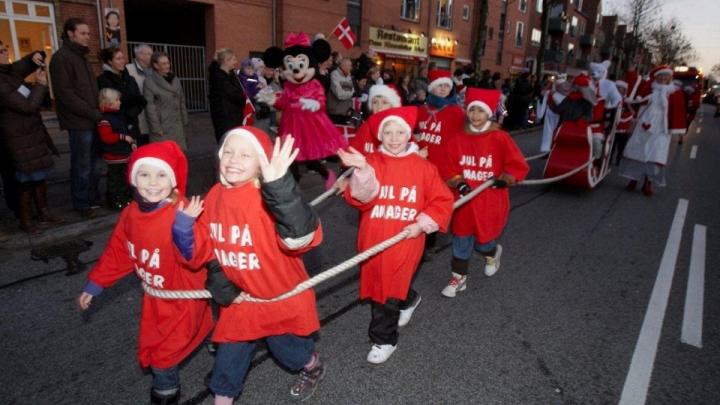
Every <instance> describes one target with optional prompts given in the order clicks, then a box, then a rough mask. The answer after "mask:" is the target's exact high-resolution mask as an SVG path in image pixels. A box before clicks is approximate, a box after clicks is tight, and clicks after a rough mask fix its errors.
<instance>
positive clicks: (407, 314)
mask: <svg viewBox="0 0 720 405" xmlns="http://www.w3.org/2000/svg"><path fill="white" fill-rule="evenodd" d="M420 301H422V297H421V296H420V295H418V296H417V298H416V299H415V302H413V304H412V305H411V306H410V307H409V308H408V309H401V310H400V319H398V326H405V325H407V324H408V323H410V318H412V315H413V312H415V308H417V307H418V305H420Z"/></svg>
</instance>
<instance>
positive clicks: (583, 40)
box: [580, 34, 595, 48]
mask: <svg viewBox="0 0 720 405" xmlns="http://www.w3.org/2000/svg"><path fill="white" fill-rule="evenodd" d="M594 43H595V37H594V36H593V35H592V34H583V35H581V36H580V47H581V48H591V47H592V46H593V44H594Z"/></svg>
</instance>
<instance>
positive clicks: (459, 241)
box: [452, 235, 497, 260]
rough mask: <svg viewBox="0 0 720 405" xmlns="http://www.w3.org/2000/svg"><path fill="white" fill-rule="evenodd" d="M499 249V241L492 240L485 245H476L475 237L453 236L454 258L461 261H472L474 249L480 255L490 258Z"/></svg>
mask: <svg viewBox="0 0 720 405" xmlns="http://www.w3.org/2000/svg"><path fill="white" fill-rule="evenodd" d="M496 247H497V241H496V240H491V241H490V242H485V243H475V236H474V235H470V236H457V235H453V239H452V253H453V257H454V258H456V259H460V260H470V257H472V253H473V248H475V250H476V251H478V252H479V253H480V254H482V255H485V256H488V255H489V253H490V252H492V251H493V250H495V248H496Z"/></svg>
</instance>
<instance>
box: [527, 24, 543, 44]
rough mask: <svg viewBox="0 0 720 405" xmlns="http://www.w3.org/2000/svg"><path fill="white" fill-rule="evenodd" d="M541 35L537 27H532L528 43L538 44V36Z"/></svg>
mask: <svg viewBox="0 0 720 405" xmlns="http://www.w3.org/2000/svg"><path fill="white" fill-rule="evenodd" d="M541 37H542V31H540V30H539V29H537V28H533V30H532V33H531V34H530V45H532V46H540V38H541Z"/></svg>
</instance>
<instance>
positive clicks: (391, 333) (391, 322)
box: [368, 288, 417, 346]
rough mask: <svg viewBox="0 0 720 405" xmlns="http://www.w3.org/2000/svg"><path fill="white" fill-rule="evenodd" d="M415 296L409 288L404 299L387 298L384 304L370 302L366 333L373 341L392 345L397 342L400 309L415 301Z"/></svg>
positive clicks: (413, 291) (415, 293)
mask: <svg viewBox="0 0 720 405" xmlns="http://www.w3.org/2000/svg"><path fill="white" fill-rule="evenodd" d="M415 297H417V292H415V290H413V289H412V288H411V289H410V291H408V295H407V298H406V299H405V300H402V301H401V300H397V299H389V300H387V301H385V304H380V303H377V302H373V303H372V304H371V305H372V306H371V308H370V314H371V318H370V328H369V329H368V335H369V336H370V340H372V342H373V343H375V344H378V345H393V346H394V345H396V344H397V342H398V336H399V334H398V320H399V319H400V310H402V309H407V308H408V307H410V305H412V303H413V302H414V301H415Z"/></svg>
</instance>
